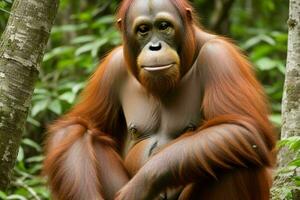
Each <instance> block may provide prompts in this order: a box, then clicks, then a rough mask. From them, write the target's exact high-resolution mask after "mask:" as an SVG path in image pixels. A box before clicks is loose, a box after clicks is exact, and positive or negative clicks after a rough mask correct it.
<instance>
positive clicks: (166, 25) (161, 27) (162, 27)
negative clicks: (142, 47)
mask: <svg viewBox="0 0 300 200" xmlns="http://www.w3.org/2000/svg"><path fill="white" fill-rule="evenodd" d="M170 26H171V24H170V23H169V22H161V23H160V24H159V27H158V28H159V30H161V31H164V30H167V29H168V28H170Z"/></svg>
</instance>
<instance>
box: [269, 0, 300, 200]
mask: <svg viewBox="0 0 300 200" xmlns="http://www.w3.org/2000/svg"><path fill="white" fill-rule="evenodd" d="M289 13H290V14H289V19H288V22H287V24H288V28H289V39H288V56H287V65H286V77H285V85H284V94H283V100H282V119H283V120H282V130H281V139H285V138H288V137H291V136H300V0H290V11H289ZM295 156H296V154H293V153H291V152H289V151H288V150H287V149H286V148H282V149H281V150H280V152H279V156H278V164H279V167H286V166H287V164H288V163H289V162H291V161H292V160H293V159H294V158H295ZM295 175H298V176H299V175H300V172H299V171H297V170H295V171H294V173H289V174H286V175H280V174H279V176H278V177H276V180H275V187H277V188H280V187H281V188H282V187H289V186H291V185H292V184H293V183H292V176H295ZM273 199H274V200H275V199H278V198H273ZM293 199H295V200H296V199H297V200H299V199H300V191H299V190H295V191H293Z"/></svg>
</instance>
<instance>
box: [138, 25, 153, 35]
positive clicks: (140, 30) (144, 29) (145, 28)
mask: <svg viewBox="0 0 300 200" xmlns="http://www.w3.org/2000/svg"><path fill="white" fill-rule="evenodd" d="M149 30H150V27H149V26H147V25H145V24H143V25H140V26H139V27H138V28H137V32H138V33H140V34H141V35H145V34H147V33H148V32H149Z"/></svg>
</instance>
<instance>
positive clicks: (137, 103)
mask: <svg viewBox="0 0 300 200" xmlns="http://www.w3.org/2000/svg"><path fill="white" fill-rule="evenodd" d="M200 82H201V81H200V80H199V78H198V76H197V73H196V72H194V71H190V72H189V73H188V74H186V76H185V77H183V79H182V80H181V81H180V83H179V85H178V87H177V88H176V90H175V91H174V92H172V93H171V94H170V95H168V96H167V97H166V98H164V99H159V98H155V97H153V96H151V95H150V94H148V93H147V91H146V90H145V89H144V87H143V86H142V85H141V84H140V83H139V82H138V81H137V80H136V79H135V78H134V77H132V76H130V77H129V78H128V80H127V81H126V82H125V84H124V86H123V89H122V93H121V104H122V108H123V113H124V116H125V119H126V123H127V128H128V141H131V142H133V143H134V142H136V141H140V140H143V139H147V138H152V139H154V140H155V141H159V143H160V144H161V145H162V144H164V143H167V142H169V141H170V140H173V139H174V138H176V137H178V136H180V135H181V134H183V133H184V132H186V131H188V130H191V129H195V128H196V127H198V126H199V124H200V123H201V96H202V95H201V89H200V86H201V85H200V84H201V83H200Z"/></svg>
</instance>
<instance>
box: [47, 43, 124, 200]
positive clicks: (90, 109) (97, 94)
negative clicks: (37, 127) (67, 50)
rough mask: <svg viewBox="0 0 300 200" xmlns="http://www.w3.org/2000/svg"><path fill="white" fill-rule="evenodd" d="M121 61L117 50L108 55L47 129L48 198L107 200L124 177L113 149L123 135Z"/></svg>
mask: <svg viewBox="0 0 300 200" xmlns="http://www.w3.org/2000/svg"><path fill="white" fill-rule="evenodd" d="M123 64H124V63H123V55H122V49H121V48H118V49H116V50H114V51H113V52H112V53H110V54H109V55H108V56H107V57H106V58H105V59H104V61H103V62H102V64H101V65H100V66H99V68H98V70H97V71H96V72H95V73H94V75H93V76H92V78H91V79H90V81H89V83H88V85H87V87H86V88H85V90H84V91H83V94H82V97H81V101H80V102H79V104H77V105H76V106H75V107H74V108H73V110H71V111H70V113H68V114H67V115H65V116H63V117H62V118H61V119H59V120H58V121H57V122H55V123H54V124H53V125H52V126H51V127H50V128H49V137H48V140H47V146H46V159H45V162H44V173H45V174H46V175H47V176H48V178H49V184H50V187H51V190H52V193H53V197H54V199H57V200H69V199H70V200H71V199H72V200H82V199H91V200H100V199H112V198H113V196H114V194H115V192H116V191H118V190H119V189H120V188H121V187H122V186H123V185H124V184H125V183H126V182H127V181H128V176H127V172H126V170H125V168H124V166H123V163H122V161H121V158H120V156H119V155H118V153H117V149H115V146H116V144H118V146H120V145H122V138H123V137H124V122H125V121H124V118H123V116H122V113H121V109H120V105H119V102H118V89H119V85H118V84H119V82H118V81H120V79H121V77H122V70H123V68H124V65H123ZM116 80H118V81H116Z"/></svg>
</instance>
